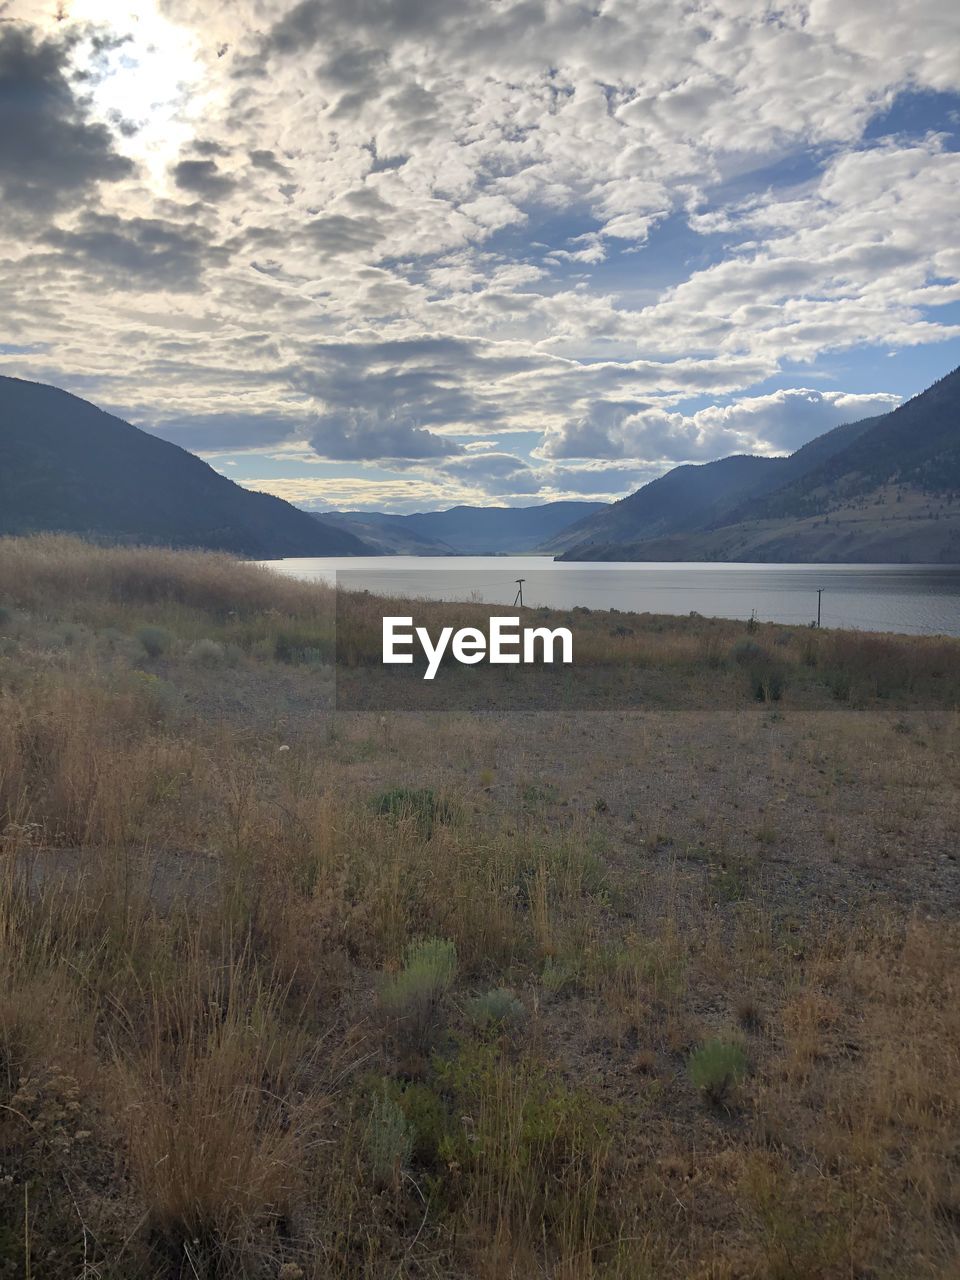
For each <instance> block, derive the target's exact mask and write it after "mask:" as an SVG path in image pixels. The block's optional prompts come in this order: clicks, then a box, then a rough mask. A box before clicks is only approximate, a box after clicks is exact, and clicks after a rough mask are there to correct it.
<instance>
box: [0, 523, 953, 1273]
mask: <svg viewBox="0 0 960 1280" xmlns="http://www.w3.org/2000/svg"><path fill="white" fill-rule="evenodd" d="M0 583H2V589H0V590H2V603H4V604H5V605H6V606H7V607H8V608H10V610H11V613H12V618H11V620H10V621H8V622H7V623H5V625H4V628H3V630H2V632H0V707H2V715H0V873H2V874H0V1163H2V1166H3V1176H2V1178H0V1275H3V1274H10V1275H23V1274H27V1273H32V1274H33V1275H37V1276H39V1275H41V1274H42V1275H49V1276H52V1277H54V1278H55V1280H56V1278H58V1277H61V1276H63V1277H67V1276H70V1277H73V1276H77V1275H82V1276H84V1277H88V1278H89V1277H93V1276H101V1277H117V1278H120V1277H140V1276H144V1277H156V1278H157V1280H160V1278H161V1277H173V1276H177V1277H180V1276H183V1277H194V1278H196V1277H197V1276H201V1277H210V1278H211V1280H212V1278H213V1277H220V1278H222V1277H232V1276H238V1277H278V1276H284V1277H285V1280H293V1277H295V1276H298V1275H300V1276H309V1277H311V1280H314V1278H315V1280H320V1278H321V1277H329V1276H343V1277H361V1276H363V1277H369V1276H384V1277H386V1276H390V1277H394V1276H410V1277H413V1276H420V1277H424V1276H426V1277H434V1278H436V1280H440V1278H441V1277H455V1276H456V1277H461V1276H477V1277H497V1280H499V1278H500V1277H514V1276H516V1277H519V1276H523V1275H543V1276H549V1277H558V1278H562V1280H599V1277H605V1278H606V1277H619V1278H621V1280H627V1278H628V1277H629V1278H631V1280H632V1278H634V1277H643V1276H649V1277H658V1278H659V1277H668V1278H670V1277H675V1278H677V1280H680V1278H681V1277H682V1278H683V1280H686V1278H688V1277H694V1276H696V1277H702V1278H703V1280H706V1277H713V1278H714V1280H719V1277H728V1278H730V1280H733V1278H734V1277H743V1278H744V1280H746V1278H748V1277H749V1278H753V1277H756V1278H757V1280H761V1278H766V1277H784V1278H787V1277H794V1278H796V1280H801V1278H803V1280H807V1278H808V1277H828V1278H829V1277H836V1278H837V1280H840V1278H841V1277H843V1278H844V1280H848V1278H849V1277H850V1276H854V1275H861V1276H866V1275H872V1276H877V1277H883V1278H884V1280H894V1278H895V1277H897V1278H898V1277H900V1276H902V1275H904V1274H911V1275H917V1276H925V1277H931V1280H932V1278H933V1277H942V1278H943V1280H946V1277H949V1276H952V1275H955V1274H956V1273H957V1267H958V1260H960V1198H958V1197H960V1183H958V1179H957V1172H956V1158H955V1156H956V1143H957V1138H958V1134H960V1088H958V1085H957V1080H958V1073H957V1071H956V1065H957V1062H958V1058H960V1023H958V1020H957V1012H956V1011H957V1008H958V1007H960V1005H958V1000H957V995H958V992H957V990H956V985H957V977H956V975H957V973H958V972H960V968H958V964H957V961H958V959H960V936H958V933H957V929H956V925H955V921H954V922H951V921H950V920H949V919H945V918H943V917H944V914H945V913H944V911H943V910H941V911H940V912H939V914H938V913H937V911H936V910H935V909H934V907H932V906H931V903H936V901H937V895H940V897H941V899H942V903H943V904H944V905H946V906H949V904H950V902H952V898H951V897H950V894H951V893H952V892H953V890H952V888H951V885H952V883H953V882H952V881H951V879H950V871H949V867H950V865H951V864H950V863H949V857H948V854H949V850H950V849H951V848H954V849H955V843H954V844H951V841H955V838H956V836H957V833H958V830H960V822H958V819H960V807H958V806H957V804H956V802H955V797H956V785H957V781H958V779H960V772H958V759H960V751H958V748H960V722H958V721H957V717H956V711H955V709H954V708H953V704H952V703H951V702H950V695H949V694H948V693H945V692H944V691H945V690H948V689H949V688H951V687H952V686H951V685H950V684H949V679H948V676H945V675H944V674H943V670H944V658H943V653H942V652H941V651H940V649H938V648H937V646H935V645H933V644H925V643H921V642H917V644H916V646H915V647H914V646H913V642H910V641H906V640H901V639H888V638H880V640H879V641H878V642H876V643H874V642H873V641H871V642H870V643H869V645H866V646H865V647H864V646H863V645H862V644H861V642H860V641H859V640H857V639H854V640H846V639H844V638H842V637H831V636H830V635H829V634H827V633H823V634H822V635H820V636H814V637H812V638H811V637H810V636H809V635H806V634H805V635H803V636H799V637H798V636H792V637H791V638H790V639H789V640H788V642H787V643H785V644H782V645H778V644H777V642H776V638H777V634H778V633H777V632H776V630H775V629H769V630H764V629H761V630H760V632H759V633H758V632H751V633H749V636H745V635H744V633H743V629H742V628H740V629H739V630H738V629H737V624H729V629H728V626H727V624H718V625H714V624H711V623H708V622H706V621H704V620H697V619H684V620H681V621H679V622H678V623H677V624H676V627H675V628H674V629H671V627H670V625H669V624H668V623H665V622H664V620H662V619H660V620H654V619H646V620H642V619H633V620H631V624H630V625H632V626H634V635H633V636H629V635H628V636H619V635H618V636H611V635H610V634H609V632H610V630H611V627H610V625H609V622H610V620H609V619H608V618H602V619H598V618H595V617H594V618H593V620H592V622H590V626H591V627H592V628H593V633H594V635H595V637H596V644H597V645H598V652H601V651H603V646H606V645H608V644H609V645H622V644H627V646H628V647H629V646H630V645H633V646H634V650H635V652H636V654H637V655H639V656H640V658H641V659H642V661H643V662H644V663H646V664H650V666H651V667H652V668H653V669H654V670H656V664H657V663H658V662H663V663H664V664H665V665H666V666H668V667H672V668H673V670H674V672H676V671H678V670H679V671H680V672H681V673H682V672H689V673H692V676H691V678H695V679H699V680H702V681H703V685H704V688H708V687H709V684H710V681H711V680H713V679H715V678H716V672H717V671H718V670H719V669H720V667H718V665H717V664H725V666H724V667H723V670H724V671H725V673H726V674H727V675H728V676H729V678H730V679H731V680H732V681H738V682H740V683H741V685H743V698H742V702H741V706H740V709H739V711H737V712H736V714H735V715H734V716H732V717H728V718H725V719H724V718H720V717H717V716H713V717H711V716H707V715H699V716H698V715H694V716H693V717H692V718H683V717H657V716H656V715H652V714H647V713H645V714H644V715H642V716H639V717H638V716H634V715H631V714H629V713H626V712H615V713H611V714H610V715H609V716H607V717H605V718H602V720H601V721H600V722H599V723H600V725H601V728H600V729H599V730H598V731H597V733H596V735H595V736H593V737H587V736H586V735H587V733H588V731H591V732H592V730H590V726H589V725H588V723H587V720H586V718H585V717H579V716H578V717H570V718H568V719H565V720H564V719H558V718H555V717H554V718H550V717H548V718H544V719H542V720H538V719H536V718H530V717H526V718H524V717H518V718H515V719H510V718H493V717H488V718H486V719H482V718H481V719H471V718H469V717H446V718H444V717H430V716H426V717H424V716H390V717H383V718H381V717H378V716H368V717H363V716H358V717H353V718H349V717H339V718H337V717H334V716H332V714H331V713H330V712H329V710H328V709H327V708H326V707H325V705H324V703H323V702H322V699H321V698H320V695H319V694H318V692H317V688H318V680H319V676H318V674H317V671H316V669H315V665H314V664H313V663H297V662H292V661H291V653H292V652H293V651H294V650H295V649H296V648H297V645H298V644H299V643H300V641H301V639H303V640H309V639H311V638H314V639H315V638H317V637H318V636H320V635H323V634H327V633H326V632H324V630H323V628H324V627H325V626H326V619H327V617H328V614H329V604H330V600H329V598H328V596H325V595H324V593H320V597H322V598H318V596H317V594H316V593H315V591H314V589H313V588H310V587H301V586H300V585H298V584H290V583H287V582H284V581H282V580H280V579H277V578H275V577H272V576H271V575H270V574H269V573H265V572H263V571H260V570H257V569H255V568H251V567H249V566H243V565H238V564H236V563H235V562H232V561H230V560H228V559H226V558H224V557H216V556H211V557H206V556H202V555H197V556H192V555H185V554H182V553H172V552H171V553H163V552H145V551H136V550H122V551H116V550H110V549H103V548H90V547H85V546H84V545H83V544H81V543H78V542H76V541H73V540H69V539H37V540H16V541H14V542H8V543H0ZM238 604H239V607H238ZM144 625H151V626H155V627H162V628H165V629H166V630H167V631H169V633H170V644H169V645H168V646H167V647H166V648H164V649H163V651H162V652H159V653H156V654H153V655H151V653H149V652H148V651H147V650H146V649H145V647H144V646H143V644H142V643H141V642H140V641H139V640H138V638H137V637H138V631H139V629H140V628H141V627H143V626H144ZM584 634H587V633H586V632H585V633H584ZM278 637H283V638H284V640H283V643H282V644H280V645H279V648H278V645H277V639H278ZM199 638H208V639H210V640H213V641H215V642H216V643H218V644H221V645H222V646H223V647H224V650H225V654H226V650H227V648H228V647H229V646H233V648H234V649H235V653H233V655H232V656H230V657H229V658H227V657H226V656H225V660H224V664H223V665H219V666H218V665H213V666H209V667H207V666H203V665H202V664H198V663H197V662H196V661H195V659H194V658H192V657H191V656H190V654H191V646H192V645H194V644H195V643H196V641H197V640H198V639H199ZM744 639H750V640H751V642H754V643H760V644H761V645H762V646H764V647H765V648H766V649H768V650H769V651H770V652H771V653H776V654H778V655H784V654H785V656H784V657H783V658H782V660H783V661H784V662H786V663H788V664H791V663H792V664H795V666H796V671H797V673H798V674H797V680H798V681H799V680H800V678H801V676H800V673H801V672H807V673H810V679H811V680H812V681H813V682H814V684H812V685H811V686H810V689H811V690H813V692H812V693H811V695H810V696H811V697H814V696H815V697H816V698H818V699H819V702H818V703H817V705H819V706H821V707H824V708H827V710H824V711H822V712H818V713H816V714H817V715H820V716H822V719H820V720H817V719H816V718H815V717H811V716H810V715H808V714H807V713H806V712H804V711H802V709H801V700H800V699H799V695H798V696H797V700H796V701H791V699H792V698H794V695H795V693H796V689H795V687H794V686H793V685H791V686H788V691H787V693H786V694H785V696H784V700H783V701H782V702H781V703H779V704H777V707H776V709H775V710H772V709H771V707H770V705H769V704H760V703H758V702H757V701H756V700H755V699H754V698H753V696H752V695H751V694H750V692H749V690H748V688H747V687H746V684H745V682H744V680H743V676H744V670H745V666H744V664H743V663H741V662H740V661H738V659H737V657H736V656H735V654H734V649H735V646H736V645H738V644H739V643H741V642H742V641H743V640H744ZM293 642H295V643H293ZM307 647H311V646H307ZM949 648H950V647H949V646H946V650H949ZM751 652H752V651H751ZM951 652H952V651H951ZM904 655H906V656H905V657H904ZM948 656H949V653H948ZM749 657H750V654H749V653H748V658H749ZM901 658H904V663H905V667H904V668H903V670H901V668H900V667H899V666H898V663H900V659H901ZM231 664H232V665H231ZM841 668H842V669H843V670H844V671H845V672H846V673H847V674H848V675H849V677H850V688H849V689H848V693H849V694H850V696H849V697H848V698H847V700H843V699H837V698H836V697H835V696H834V692H833V690H832V689H831V687H830V685H829V683H827V682H821V683H820V684H817V683H816V682H817V681H818V680H819V679H820V675H821V674H822V673H824V672H834V671H836V670H839V669H841ZM891 671H892V672H894V674H895V676H896V680H895V681H893V678H892V677H889V679H888V676H889V672H891ZM898 671H899V672H900V674H896V673H897V672H898ZM938 672H940V674H938ZM885 673H887V674H885ZM878 680H879V684H878ZM945 681H946V683H945ZM224 685H229V686H230V688H232V689H234V690H241V691H242V699H241V701H240V705H239V706H238V707H237V708H235V709H234V710H232V711H231V710H230V709H229V703H228V702H226V701H224V700H222V699H220V698H219V695H220V694H221V693H222V686H224ZM891 685H893V686H895V687H893V692H892V693H891V687H890V686H891ZM881 686H883V687H881ZM214 693H216V694H217V695H218V700H217V701H214V697H213V695H214ZM890 699H892V700H893V701H892V704H891V709H890V710H889V711H887V710H886V705H887V701H888V700H890ZM907 699H909V701H905V700H907ZM281 700H282V704H283V711H282V713H280V712H278V710H277V707H278V705H279V704H280V702H281ZM866 700H869V702H867V701H866ZM211 705H216V706H217V707H218V708H226V709H225V710H224V709H221V710H219V711H218V714H217V715H216V716H211V715H209V714H208V708H209V707H210V706H211ZM865 706H867V707H868V709H866V710H864V709H863V708H864V707H865ZM298 713H299V714H298ZM281 748H285V749H281ZM712 779H716V785H713V784H712V783H711V780H712ZM404 787H405V788H407V792H409V791H410V789H412V788H417V789H418V790H419V792H428V793H429V794H430V795H431V796H432V797H433V798H434V799H435V800H436V801H437V804H436V807H435V812H436V814H437V815H441V814H442V820H441V818H440V817H439V816H438V817H437V819H436V820H435V821H431V822H429V823H424V822H422V821H419V820H418V815H417V813H416V812H415V811H414V810H413V809H412V808H409V807H407V808H405V807H404V806H403V805H393V804H389V803H383V797H384V794H386V795H388V796H389V795H390V794H393V793H395V792H397V791H398V790H400V791H401V792H402V788H404ZM391 788H393V792H391V790H390V789H391ZM951 788H953V793H952V794H953V795H954V800H953V801H951ZM881 792H882V794H883V795H884V796H885V797H886V800H885V802H884V804H885V806H886V807H883V806H880V805H878V804H877V803H876V802H875V797H876V796H877V795H879V794H880V793H881ZM441 802H442V803H441ZM424 803H426V802H424ZM827 828H829V829H830V831H832V832H833V833H834V838H833V841H832V842H830V841H828V839H827V836H826V830H827ZM901 832H902V834H901ZM857 839H862V842H863V843H862V846H861V845H856V846H855V845H854V842H855V840H857ZM881 840H884V841H887V842H888V846H889V849H890V851H891V853H890V856H889V857H884V858H882V857H881V853H880V852H878V845H877V842H878V841H881ZM791 841H792V843H790V842H791ZM885 847H886V846H885ZM918 849H919V850H921V851H923V850H927V849H929V850H930V851H931V853H930V855H929V856H927V857H925V858H923V859H921V858H920V857H919V856H918V853H917V851H918ZM854 850H855V851H856V856H853V852H854ZM891 863H892V864H893V870H892V871H888V870H887V868H888V866H889V864H891ZM911 878H913V880H914V881H915V883H913V882H912V880H911ZM928 890H929V892H928ZM920 903H922V904H923V906H922V909H921V907H920V905H919V904H920ZM453 954H455V956H456V970H455V974H454V972H453V971H452V970H451V971H450V972H449V973H448V972H447V970H444V981H443V983H442V984H441V986H442V989H441V987H438V988H437V989H436V990H433V988H431V993H430V1003H429V1029H428V1033H424V1034H423V1035H419V1034H418V1035H417V1036H416V1037H414V1038H413V1040H414V1042H411V1038H410V1037H405V1036H404V1034H403V1030H404V1026H405V1023H404V1015H405V1012H407V1011H408V1010H407V1007H406V1006H405V1005H403V1004H402V1002H401V1003H400V1005H399V1006H397V1007H394V1006H393V1005H390V1006H389V1009H388V1008H387V1007H386V1006H387V1005H388V1004H389V1001H387V1002H386V1003H385V1000H384V993H385V992H390V991H394V992H396V991H400V992H401V994H402V993H403V992H404V991H406V988H405V987H404V983H403V981H402V980H398V975H402V974H403V972H404V966H405V965H406V964H409V961H410V957H411V955H427V956H430V955H435V956H444V955H446V956H451V955H453ZM418 990H419V989H418ZM491 991H493V992H495V993H496V992H499V993H501V994H500V996H499V997H498V999H499V1001H500V1003H501V1004H509V1007H510V1008H511V1010H513V1012H514V1015H515V1016H513V1017H512V1018H511V1019H510V1020H509V1021H497V1020H489V1019H488V1020H479V1019H477V1018H475V1017H473V1016H472V1015H471V1009H472V1007H473V1006H474V1002H475V1000H476V999H477V998H478V997H483V996H484V995H489V993H490V992H491ZM504 993H505V995H504ZM386 1014H388V1015H389V1016H385V1015H386ZM717 1041H720V1042H723V1043H729V1042H735V1043H736V1044H737V1045H739V1046H740V1047H741V1049H742V1054H743V1060H744V1062H745V1064H746V1068H745V1072H744V1074H743V1076H742V1077H739V1076H738V1078H737V1080H736V1081H735V1082H734V1083H733V1085H732V1086H731V1087H730V1088H729V1089H727V1090H725V1091H724V1092H723V1095H722V1096H720V1095H719V1094H718V1095H717V1098H716V1100H715V1101H711V1100H710V1097H709V1096H708V1095H707V1094H706V1093H703V1092H702V1091H700V1090H699V1089H698V1088H697V1087H696V1085H695V1083H694V1082H693V1081H692V1079H691V1072H690V1069H689V1067H690V1062H691V1060H692V1059H693V1058H694V1055H696V1054H697V1053H698V1051H699V1050H700V1049H701V1048H702V1046H704V1045H710V1044H712V1043H714V1042H717ZM385 1171H388V1172H386V1173H385ZM283 1268H286V1271H284V1270H283Z"/></svg>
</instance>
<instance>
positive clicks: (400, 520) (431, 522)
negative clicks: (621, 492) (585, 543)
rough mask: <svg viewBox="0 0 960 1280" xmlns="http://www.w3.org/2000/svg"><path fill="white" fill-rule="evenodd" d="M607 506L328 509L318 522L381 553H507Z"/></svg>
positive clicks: (531, 548)
mask: <svg viewBox="0 0 960 1280" xmlns="http://www.w3.org/2000/svg"><path fill="white" fill-rule="evenodd" d="M606 509H607V506H606V503H603V502H546V503H544V504H543V505H542V506H539V507H451V508H450V510H449V511H421V512H417V513H416V514H413V515H406V516H398V515H386V514H384V513H383V512H379V511H373V512H369V511H325V512H323V514H322V515H321V516H319V517H318V518H319V519H321V520H323V521H324V522H325V523H326V524H334V525H337V526H338V527H339V528H342V529H348V530H350V531H351V532H352V533H355V534H356V535H357V536H358V537H360V538H362V539H363V541H364V542H367V543H370V544H372V545H373V546H374V547H375V548H376V553H377V554H379V555H412V556H450V555H458V556H463V555H477V556H482V555H507V554H510V553H515V554H519V553H522V552H529V551H535V550H537V549H538V548H539V547H540V546H541V545H542V544H543V543H544V542H547V541H549V540H550V539H552V538H554V537H555V536H556V535H557V534H558V533H560V531H561V530H563V529H565V528H567V527H568V526H569V525H571V524H573V523H574V521H579V520H581V519H582V518H583V517H586V516H590V515H593V514H594V513H595V512H598V511H604V510H606Z"/></svg>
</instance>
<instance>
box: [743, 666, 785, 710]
mask: <svg viewBox="0 0 960 1280" xmlns="http://www.w3.org/2000/svg"><path fill="white" fill-rule="evenodd" d="M749 678H750V689H751V692H752V693H753V696H754V698H756V700H757V702H779V701H780V699H781V698H782V697H783V692H784V690H785V689H786V687H787V673H786V670H785V669H784V668H783V667H782V666H781V665H780V664H779V663H778V662H774V661H773V660H772V659H768V660H767V661H766V662H758V663H757V664H756V665H755V666H753V667H751V668H750V677H749Z"/></svg>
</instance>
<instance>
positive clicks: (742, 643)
mask: <svg viewBox="0 0 960 1280" xmlns="http://www.w3.org/2000/svg"><path fill="white" fill-rule="evenodd" d="M730 656H731V657H732V658H733V660H734V662H736V663H737V664H738V665H739V666H741V667H745V666H747V665H748V664H750V663H754V662H757V661H759V660H761V659H763V658H766V657H767V651H766V649H764V648H763V646H762V645H759V644H757V642H756V640H738V641H737V643H736V644H735V645H734V646H733V648H732V649H731V650H730Z"/></svg>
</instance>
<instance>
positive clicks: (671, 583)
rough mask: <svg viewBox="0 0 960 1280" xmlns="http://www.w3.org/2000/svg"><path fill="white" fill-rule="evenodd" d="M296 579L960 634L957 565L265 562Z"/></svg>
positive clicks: (469, 559) (392, 559) (432, 594)
mask: <svg viewBox="0 0 960 1280" xmlns="http://www.w3.org/2000/svg"><path fill="white" fill-rule="evenodd" d="M266 563H268V564H269V565H270V567H271V568H273V569H276V570H277V571H278V572H280V573H285V574H289V575H290V576H291V577H294V578H305V579H312V580H314V581H322V582H328V583H335V582H337V581H339V582H340V583H341V584H342V585H344V586H347V587H351V588H366V589H367V590H369V591H374V592H377V593H378V594H384V595H403V596H410V597H418V596H422V597H428V598H429V599H434V600H466V599H470V598H479V599H482V600H484V601H486V602H488V603H491V604H507V605H509V604H513V602H514V599H515V597H516V593H517V584H516V579H517V578H520V577H522V578H525V579H526V581H525V582H524V586H523V603H524V604H527V605H534V606H535V605H550V606H552V607H555V608H562V609H569V608H572V607H573V606H574V605H586V606H587V607H588V608H591V609H609V608H617V609H623V610H629V611H633V612H638V613H673V614H686V613H690V612H696V613H702V614H705V615H708V616H713V617H720V618H749V617H750V616H751V614H753V613H754V612H755V613H756V615H757V617H758V618H760V619H761V620H763V621H770V622H786V623H792V624H795V625H798V626H802V625H804V624H806V623H809V622H812V621H814V620H815V619H816V616H817V589H818V588H822V590H823V596H822V606H821V607H822V622H823V626H825V627H852V628H856V629H859V630H864V631H901V632H907V633H910V634H913V635H935V634H943V635H954V636H957V635H960V565H886V564H867V565H850V564H845V565H808V564H757V565H753V564H632V563H631V564H617V563H603V564H557V563H555V562H554V561H553V560H551V559H549V557H546V556H373V557H364V556H351V557H331V558H329V559H290V560H271V561H267V562H266Z"/></svg>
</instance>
